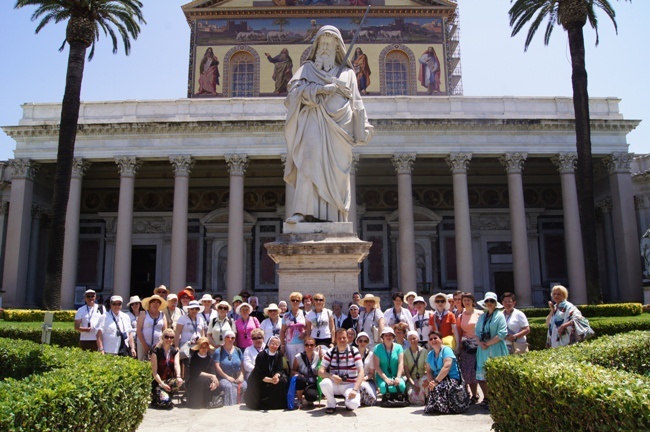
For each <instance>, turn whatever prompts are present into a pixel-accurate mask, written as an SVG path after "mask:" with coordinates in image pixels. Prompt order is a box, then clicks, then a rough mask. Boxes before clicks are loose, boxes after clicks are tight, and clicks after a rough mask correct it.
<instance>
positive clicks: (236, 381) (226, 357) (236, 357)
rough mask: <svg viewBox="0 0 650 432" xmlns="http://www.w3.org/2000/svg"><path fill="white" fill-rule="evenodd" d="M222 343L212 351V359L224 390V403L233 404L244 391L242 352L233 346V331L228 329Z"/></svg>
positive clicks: (237, 401)
mask: <svg viewBox="0 0 650 432" xmlns="http://www.w3.org/2000/svg"><path fill="white" fill-rule="evenodd" d="M223 338H224V339H223V345H221V347H220V348H219V349H217V350H216V351H215V352H214V355H213V356H212V360H213V361H214V366H215V368H216V369H217V376H218V377H219V385H220V386H221V388H223V391H224V405H235V404H237V403H239V401H240V400H241V396H242V395H243V393H244V392H245V391H246V387H247V384H246V381H245V380H244V367H243V362H244V354H243V353H242V351H241V350H240V349H239V348H237V347H236V346H235V333H234V332H233V331H231V330H228V331H227V332H226V333H225V334H224V336H223Z"/></svg>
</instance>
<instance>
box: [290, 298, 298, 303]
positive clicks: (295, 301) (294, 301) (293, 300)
mask: <svg viewBox="0 0 650 432" xmlns="http://www.w3.org/2000/svg"><path fill="white" fill-rule="evenodd" d="M291 303H300V300H298V299H291Z"/></svg>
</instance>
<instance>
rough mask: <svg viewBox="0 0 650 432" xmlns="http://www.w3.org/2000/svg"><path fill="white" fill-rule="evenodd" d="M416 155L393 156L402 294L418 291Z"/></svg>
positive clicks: (400, 287)
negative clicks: (413, 179)
mask: <svg viewBox="0 0 650 432" xmlns="http://www.w3.org/2000/svg"><path fill="white" fill-rule="evenodd" d="M415 158H416V155H415V153H402V154H395V155H393V159H392V161H393V166H394V167H395V171H396V172H397V195H398V201H397V202H398V204H397V205H398V213H399V240H398V241H399V289H400V291H402V292H409V291H417V279H416V271H417V270H416V268H415V227H414V221H413V191H412V183H411V172H412V171H413V163H414V162H415Z"/></svg>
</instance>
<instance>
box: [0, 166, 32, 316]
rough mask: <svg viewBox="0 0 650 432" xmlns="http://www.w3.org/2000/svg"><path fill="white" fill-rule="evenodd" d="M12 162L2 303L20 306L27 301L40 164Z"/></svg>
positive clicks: (6, 305) (15, 306) (12, 306)
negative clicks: (36, 176) (35, 194)
mask: <svg viewBox="0 0 650 432" xmlns="http://www.w3.org/2000/svg"><path fill="white" fill-rule="evenodd" d="M9 166H10V167H11V168H12V169H13V178H12V181H11V197H10V205H9V222H8V223H7V243H6V246H5V251H11V253H5V265H4V273H3V277H2V289H3V290H4V291H5V293H4V294H3V295H2V299H3V302H2V303H3V307H5V308H6V307H10V308H18V307H21V306H23V305H24V302H25V290H26V288H27V263H28V260H29V237H30V231H31V222H32V197H33V194H34V176H35V175H36V173H37V172H38V169H39V164H38V163H36V162H34V161H32V160H31V159H13V160H11V161H9Z"/></svg>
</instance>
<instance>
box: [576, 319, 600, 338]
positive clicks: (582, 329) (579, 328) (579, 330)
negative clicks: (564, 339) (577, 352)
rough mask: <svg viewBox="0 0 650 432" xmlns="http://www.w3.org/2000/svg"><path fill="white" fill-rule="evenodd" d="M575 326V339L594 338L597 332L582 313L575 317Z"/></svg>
mask: <svg viewBox="0 0 650 432" xmlns="http://www.w3.org/2000/svg"><path fill="white" fill-rule="evenodd" d="M573 328H574V330H575V341H576V342H582V341H584V340H587V339H590V338H592V337H593V336H594V335H595V334H596V332H594V330H593V329H592V328H591V326H590V325H589V320H588V319H587V318H585V317H583V316H582V315H578V316H574V317H573Z"/></svg>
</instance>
